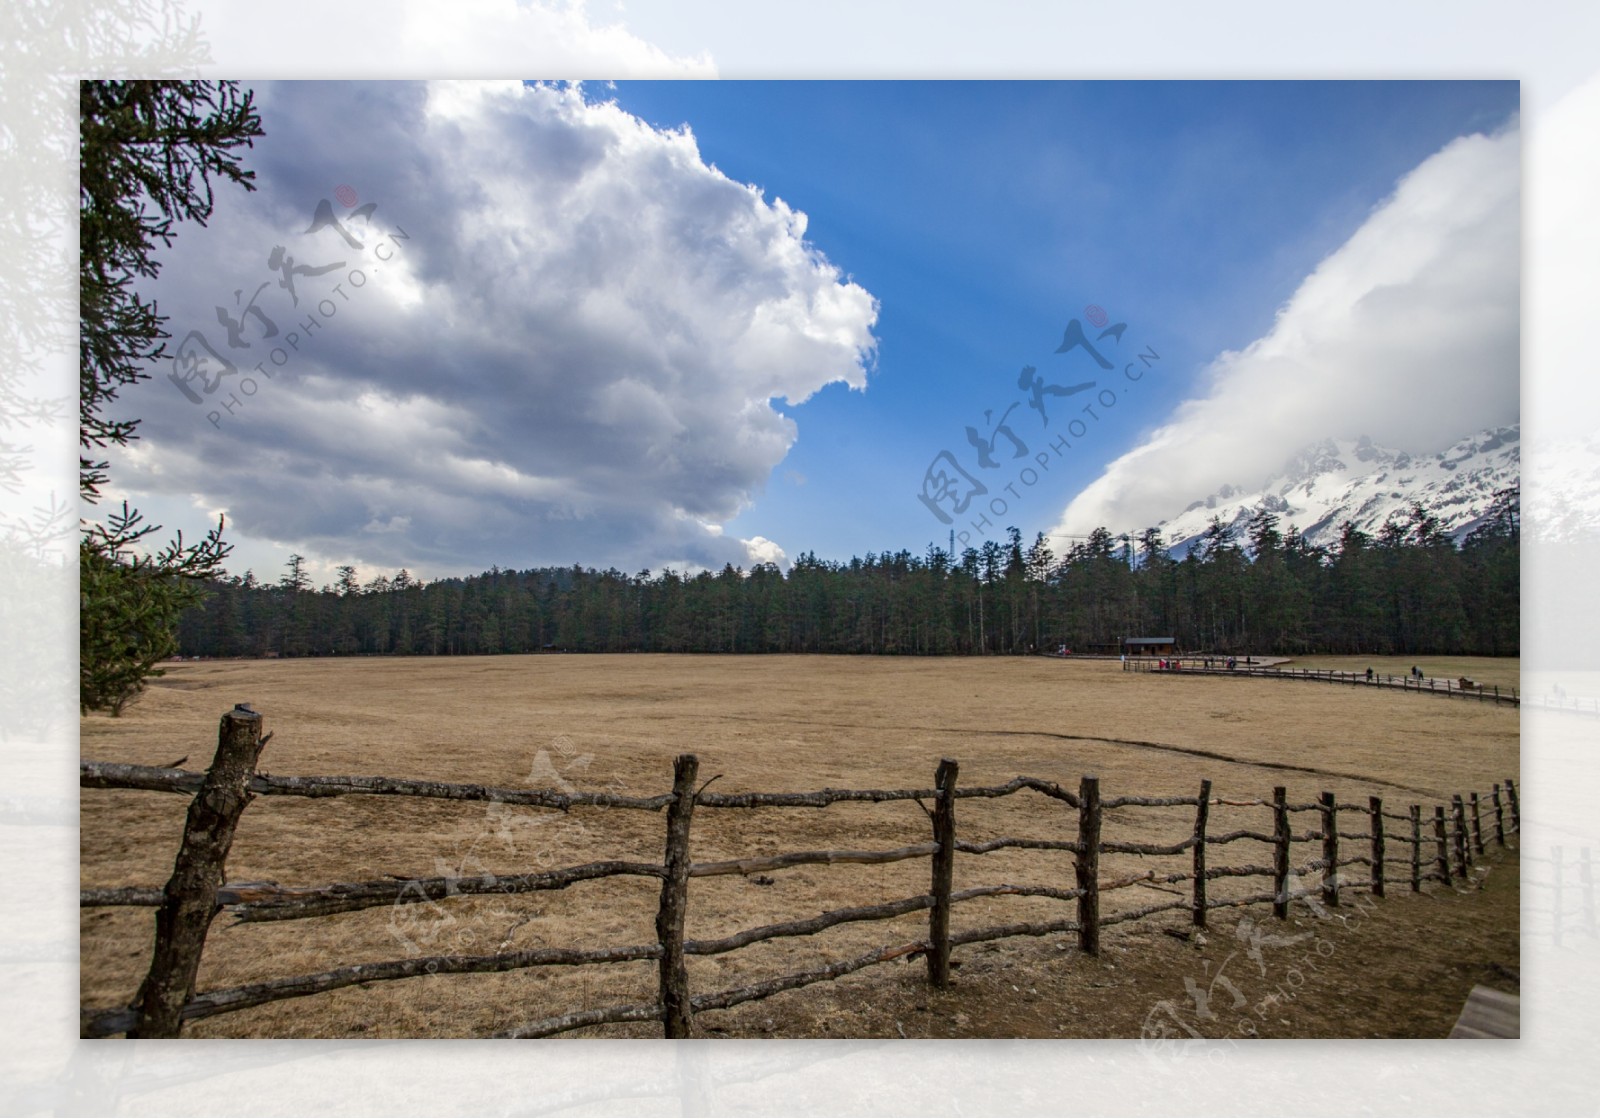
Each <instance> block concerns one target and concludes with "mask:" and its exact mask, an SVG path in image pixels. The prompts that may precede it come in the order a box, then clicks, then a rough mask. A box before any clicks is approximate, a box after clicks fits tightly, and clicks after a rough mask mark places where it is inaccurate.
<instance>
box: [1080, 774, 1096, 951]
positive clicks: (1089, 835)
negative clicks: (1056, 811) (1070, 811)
mask: <svg viewBox="0 0 1600 1119" xmlns="http://www.w3.org/2000/svg"><path fill="white" fill-rule="evenodd" d="M1076 869H1077V874H1078V889H1080V890H1082V891H1083V893H1081V894H1079V895H1078V947H1079V948H1080V949H1082V950H1083V952H1084V953H1085V954H1087V955H1090V956H1098V955H1099V954H1100V778H1098V777H1088V776H1085V777H1084V778H1083V780H1081V781H1080V782H1078V860H1077V864H1076Z"/></svg>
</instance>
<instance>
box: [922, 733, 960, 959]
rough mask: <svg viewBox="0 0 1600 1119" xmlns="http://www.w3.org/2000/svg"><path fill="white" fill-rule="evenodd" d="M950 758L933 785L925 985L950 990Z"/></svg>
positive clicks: (953, 845) (953, 766)
mask: <svg viewBox="0 0 1600 1119" xmlns="http://www.w3.org/2000/svg"><path fill="white" fill-rule="evenodd" d="M958 770H959V767H958V766H957V765H956V763H955V762H954V761H952V760H950V759H949V758H944V759H942V760H941V761H940V762H939V768H938V770H937V771H936V772H935V773H934V776H933V783H934V786H935V787H936V788H937V789H938V790H939V799H938V800H937V801H935V802H934V806H933V838H934V841H935V842H936V843H938V844H939V849H938V850H937V851H935V852H934V853H933V908H932V909H930V910H929V911H928V982H929V983H931V984H933V986H935V987H937V988H939V989H940V990H943V989H944V988H946V987H948V986H950V889H951V885H952V882H953V880H954V878H955V868H956V774H957V772H958Z"/></svg>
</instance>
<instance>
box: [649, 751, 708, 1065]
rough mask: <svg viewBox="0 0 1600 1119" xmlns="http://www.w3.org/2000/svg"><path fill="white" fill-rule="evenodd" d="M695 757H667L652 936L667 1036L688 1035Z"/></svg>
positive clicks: (697, 768) (690, 1024)
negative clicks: (668, 786) (662, 853)
mask: <svg viewBox="0 0 1600 1119" xmlns="http://www.w3.org/2000/svg"><path fill="white" fill-rule="evenodd" d="M699 773H700V759H699V758H697V757H695V756H694V755H693V754H679V755H678V756H677V758H675V759H674V760H673V763H672V803H671V804H670V805H668V806H667V848H666V857H665V858H664V860H663V862H664V864H665V871H666V873H665V875H664V876H663V877H662V879H661V907H660V908H659V909H658V910H657V911H656V938H657V939H658V940H659V941H660V942H661V972H660V974H661V1026H662V1031H663V1033H664V1034H665V1036H667V1037H669V1038H685V1037H689V1036H691V1034H692V1032H693V1029H694V1023H693V1018H692V1010H691V1008H690V1003H689V969H688V967H687V965H686V964H685V963H684V958H683V923H684V916H685V914H686V913H687V912H688V908H689V824H690V821H691V820H692V819H693V818H694V797H695V787H694V783H695V779H696V778H697V777H698V776H699Z"/></svg>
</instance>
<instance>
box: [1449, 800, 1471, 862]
mask: <svg viewBox="0 0 1600 1119" xmlns="http://www.w3.org/2000/svg"><path fill="white" fill-rule="evenodd" d="M1450 815H1451V817H1452V819H1453V823H1454V825H1455V826H1454V827H1453V828H1452V831H1453V832H1454V834H1453V835H1452V837H1451V838H1452V839H1454V841H1455V848H1456V873H1457V875H1458V876H1459V877H1460V878H1461V879H1462V880H1463V881H1464V880H1465V879H1466V877H1467V867H1469V866H1471V865H1472V864H1471V863H1470V862H1469V861H1468V860H1469V858H1470V856H1469V855H1468V854H1467V809H1466V806H1465V805H1464V804H1463V803H1462V802H1461V794H1460V793H1455V794H1453V795H1452V796H1451V797H1450Z"/></svg>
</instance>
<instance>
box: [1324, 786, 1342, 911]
mask: <svg viewBox="0 0 1600 1119" xmlns="http://www.w3.org/2000/svg"><path fill="white" fill-rule="evenodd" d="M1320 799H1321V801H1322V861H1323V864H1324V865H1323V868H1322V904H1323V905H1327V906H1334V905H1338V904H1339V806H1338V804H1337V803H1335V801H1334V799H1333V794H1332V793H1323V794H1322V796H1321V798H1320Z"/></svg>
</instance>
